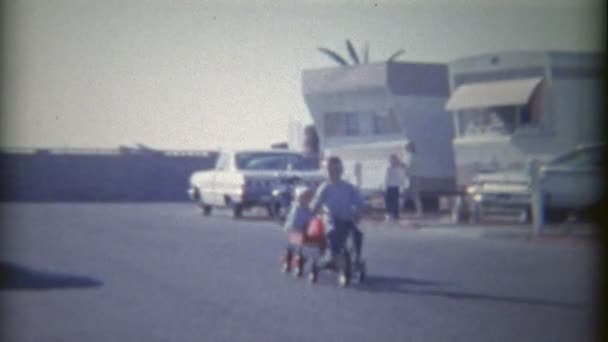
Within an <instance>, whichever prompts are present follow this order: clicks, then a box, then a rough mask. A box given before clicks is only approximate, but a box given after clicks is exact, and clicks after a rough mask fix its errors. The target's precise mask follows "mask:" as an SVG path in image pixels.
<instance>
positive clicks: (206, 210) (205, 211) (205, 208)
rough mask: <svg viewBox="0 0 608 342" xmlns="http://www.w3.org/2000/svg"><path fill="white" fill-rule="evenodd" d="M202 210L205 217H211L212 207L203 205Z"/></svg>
mask: <svg viewBox="0 0 608 342" xmlns="http://www.w3.org/2000/svg"><path fill="white" fill-rule="evenodd" d="M202 209H203V215H204V216H209V215H211V210H212V207H211V206H210V205H206V204H203V205H202Z"/></svg>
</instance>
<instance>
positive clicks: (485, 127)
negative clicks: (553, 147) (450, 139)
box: [458, 105, 541, 136]
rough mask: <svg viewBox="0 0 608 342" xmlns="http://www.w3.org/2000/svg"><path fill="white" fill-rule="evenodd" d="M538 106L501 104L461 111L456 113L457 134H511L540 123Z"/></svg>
mask: <svg viewBox="0 0 608 342" xmlns="http://www.w3.org/2000/svg"><path fill="white" fill-rule="evenodd" d="M540 119H541V115H540V109H539V108H533V107H532V106H530V105H525V106H501V107H489V108H481V109H471V110H466V111H461V112H459V114H458V128H459V132H458V134H459V135H460V136H463V135H466V136H475V135H511V134H513V133H514V132H515V131H516V130H517V129H519V128H522V127H530V126H534V125H537V124H539V123H540Z"/></svg>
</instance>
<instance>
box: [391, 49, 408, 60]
mask: <svg viewBox="0 0 608 342" xmlns="http://www.w3.org/2000/svg"><path fill="white" fill-rule="evenodd" d="M404 52H405V50H403V49H401V50H399V51H397V52H395V53H393V54H392V55H391V56H390V57H389V58H388V60H387V61H388V62H392V61H394V60H395V59H396V58H397V57H399V56H400V55H402V54H403V53H404Z"/></svg>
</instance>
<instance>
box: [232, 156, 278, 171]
mask: <svg viewBox="0 0 608 342" xmlns="http://www.w3.org/2000/svg"><path fill="white" fill-rule="evenodd" d="M285 157H286V156H285V154H281V153H264V152H251V153H239V154H237V155H236V166H237V168H238V169H240V170H276V171H280V170H285V169H286V160H285Z"/></svg>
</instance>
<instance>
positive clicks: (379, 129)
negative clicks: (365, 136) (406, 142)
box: [372, 110, 401, 135]
mask: <svg viewBox="0 0 608 342" xmlns="http://www.w3.org/2000/svg"><path fill="white" fill-rule="evenodd" d="M372 124H373V134H374V135H382V134H395V133H399V132H401V127H400V126H399V120H397V115H395V113H394V112H393V111H392V110H389V111H384V112H380V111H377V112H374V113H373V115H372Z"/></svg>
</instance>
